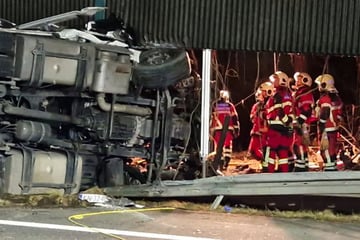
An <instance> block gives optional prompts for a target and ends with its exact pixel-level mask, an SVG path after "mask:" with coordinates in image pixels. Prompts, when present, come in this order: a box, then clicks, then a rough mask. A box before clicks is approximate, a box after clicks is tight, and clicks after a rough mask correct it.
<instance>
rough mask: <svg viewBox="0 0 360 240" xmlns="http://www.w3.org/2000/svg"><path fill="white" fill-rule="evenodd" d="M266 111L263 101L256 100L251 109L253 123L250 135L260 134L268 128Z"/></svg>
mask: <svg viewBox="0 0 360 240" xmlns="http://www.w3.org/2000/svg"><path fill="white" fill-rule="evenodd" d="M265 115H266V111H265V107H264V103H263V102H256V103H255V104H254V105H253V106H252V108H251V111H250V120H251V122H252V124H253V126H252V129H251V132H250V135H254V134H256V135H260V134H261V133H262V132H264V131H265V128H266V119H265V118H266V116H265Z"/></svg>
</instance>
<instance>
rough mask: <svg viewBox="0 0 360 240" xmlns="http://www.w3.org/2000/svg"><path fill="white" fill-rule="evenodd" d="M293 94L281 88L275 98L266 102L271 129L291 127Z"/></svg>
mask: <svg viewBox="0 0 360 240" xmlns="http://www.w3.org/2000/svg"><path fill="white" fill-rule="evenodd" d="M292 104H293V103H292V97H291V93H290V91H289V90H288V89H287V88H284V87H279V88H277V89H276V93H275V94H274V96H272V97H270V98H269V100H268V101H267V102H266V105H265V108H266V119H267V120H268V125H269V127H270V128H272V126H281V127H286V128H288V127H290V124H291V123H292V120H293V118H294V116H293V107H292Z"/></svg>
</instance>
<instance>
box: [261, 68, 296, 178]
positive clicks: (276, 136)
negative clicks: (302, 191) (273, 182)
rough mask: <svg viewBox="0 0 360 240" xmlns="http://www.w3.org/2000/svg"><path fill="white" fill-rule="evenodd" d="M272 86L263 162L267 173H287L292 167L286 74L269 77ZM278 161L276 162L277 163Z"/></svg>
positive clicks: (290, 119) (287, 79)
mask: <svg viewBox="0 0 360 240" xmlns="http://www.w3.org/2000/svg"><path fill="white" fill-rule="evenodd" d="M269 79H270V81H271V82H272V83H273V84H274V88H275V93H274V95H273V96H271V97H270V98H269V100H268V101H267V103H266V105H265V108H266V119H267V122H268V132H267V134H266V135H267V136H266V145H267V148H266V152H265V159H264V161H265V162H266V164H268V172H270V173H273V172H275V171H276V164H278V170H279V171H280V172H289V165H290V166H292V165H291V164H292V163H291V162H289V161H290V159H292V152H291V146H292V122H293V118H294V116H293V108H292V96H291V92H290V89H289V85H290V79H289V77H288V76H287V74H286V73H284V72H282V71H277V72H275V73H274V74H272V75H271V76H270V77H269ZM277 160H278V161H277Z"/></svg>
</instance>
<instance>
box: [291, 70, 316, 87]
mask: <svg viewBox="0 0 360 240" xmlns="http://www.w3.org/2000/svg"><path fill="white" fill-rule="evenodd" d="M294 79H295V84H296V86H297V87H301V86H308V87H311V85H312V78H311V77H310V75H309V74H307V73H305V72H296V73H295V74H294Z"/></svg>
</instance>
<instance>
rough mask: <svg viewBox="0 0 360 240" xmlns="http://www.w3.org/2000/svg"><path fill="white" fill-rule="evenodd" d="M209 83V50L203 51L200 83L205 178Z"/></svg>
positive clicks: (202, 154)
mask: <svg viewBox="0 0 360 240" xmlns="http://www.w3.org/2000/svg"><path fill="white" fill-rule="evenodd" d="M210 81H211V49H204V50H203V57H202V81H201V142H200V157H201V159H202V163H203V167H202V176H203V178H205V177H206V169H207V162H206V161H207V157H208V154H209V129H210V100H211V99H210Z"/></svg>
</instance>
